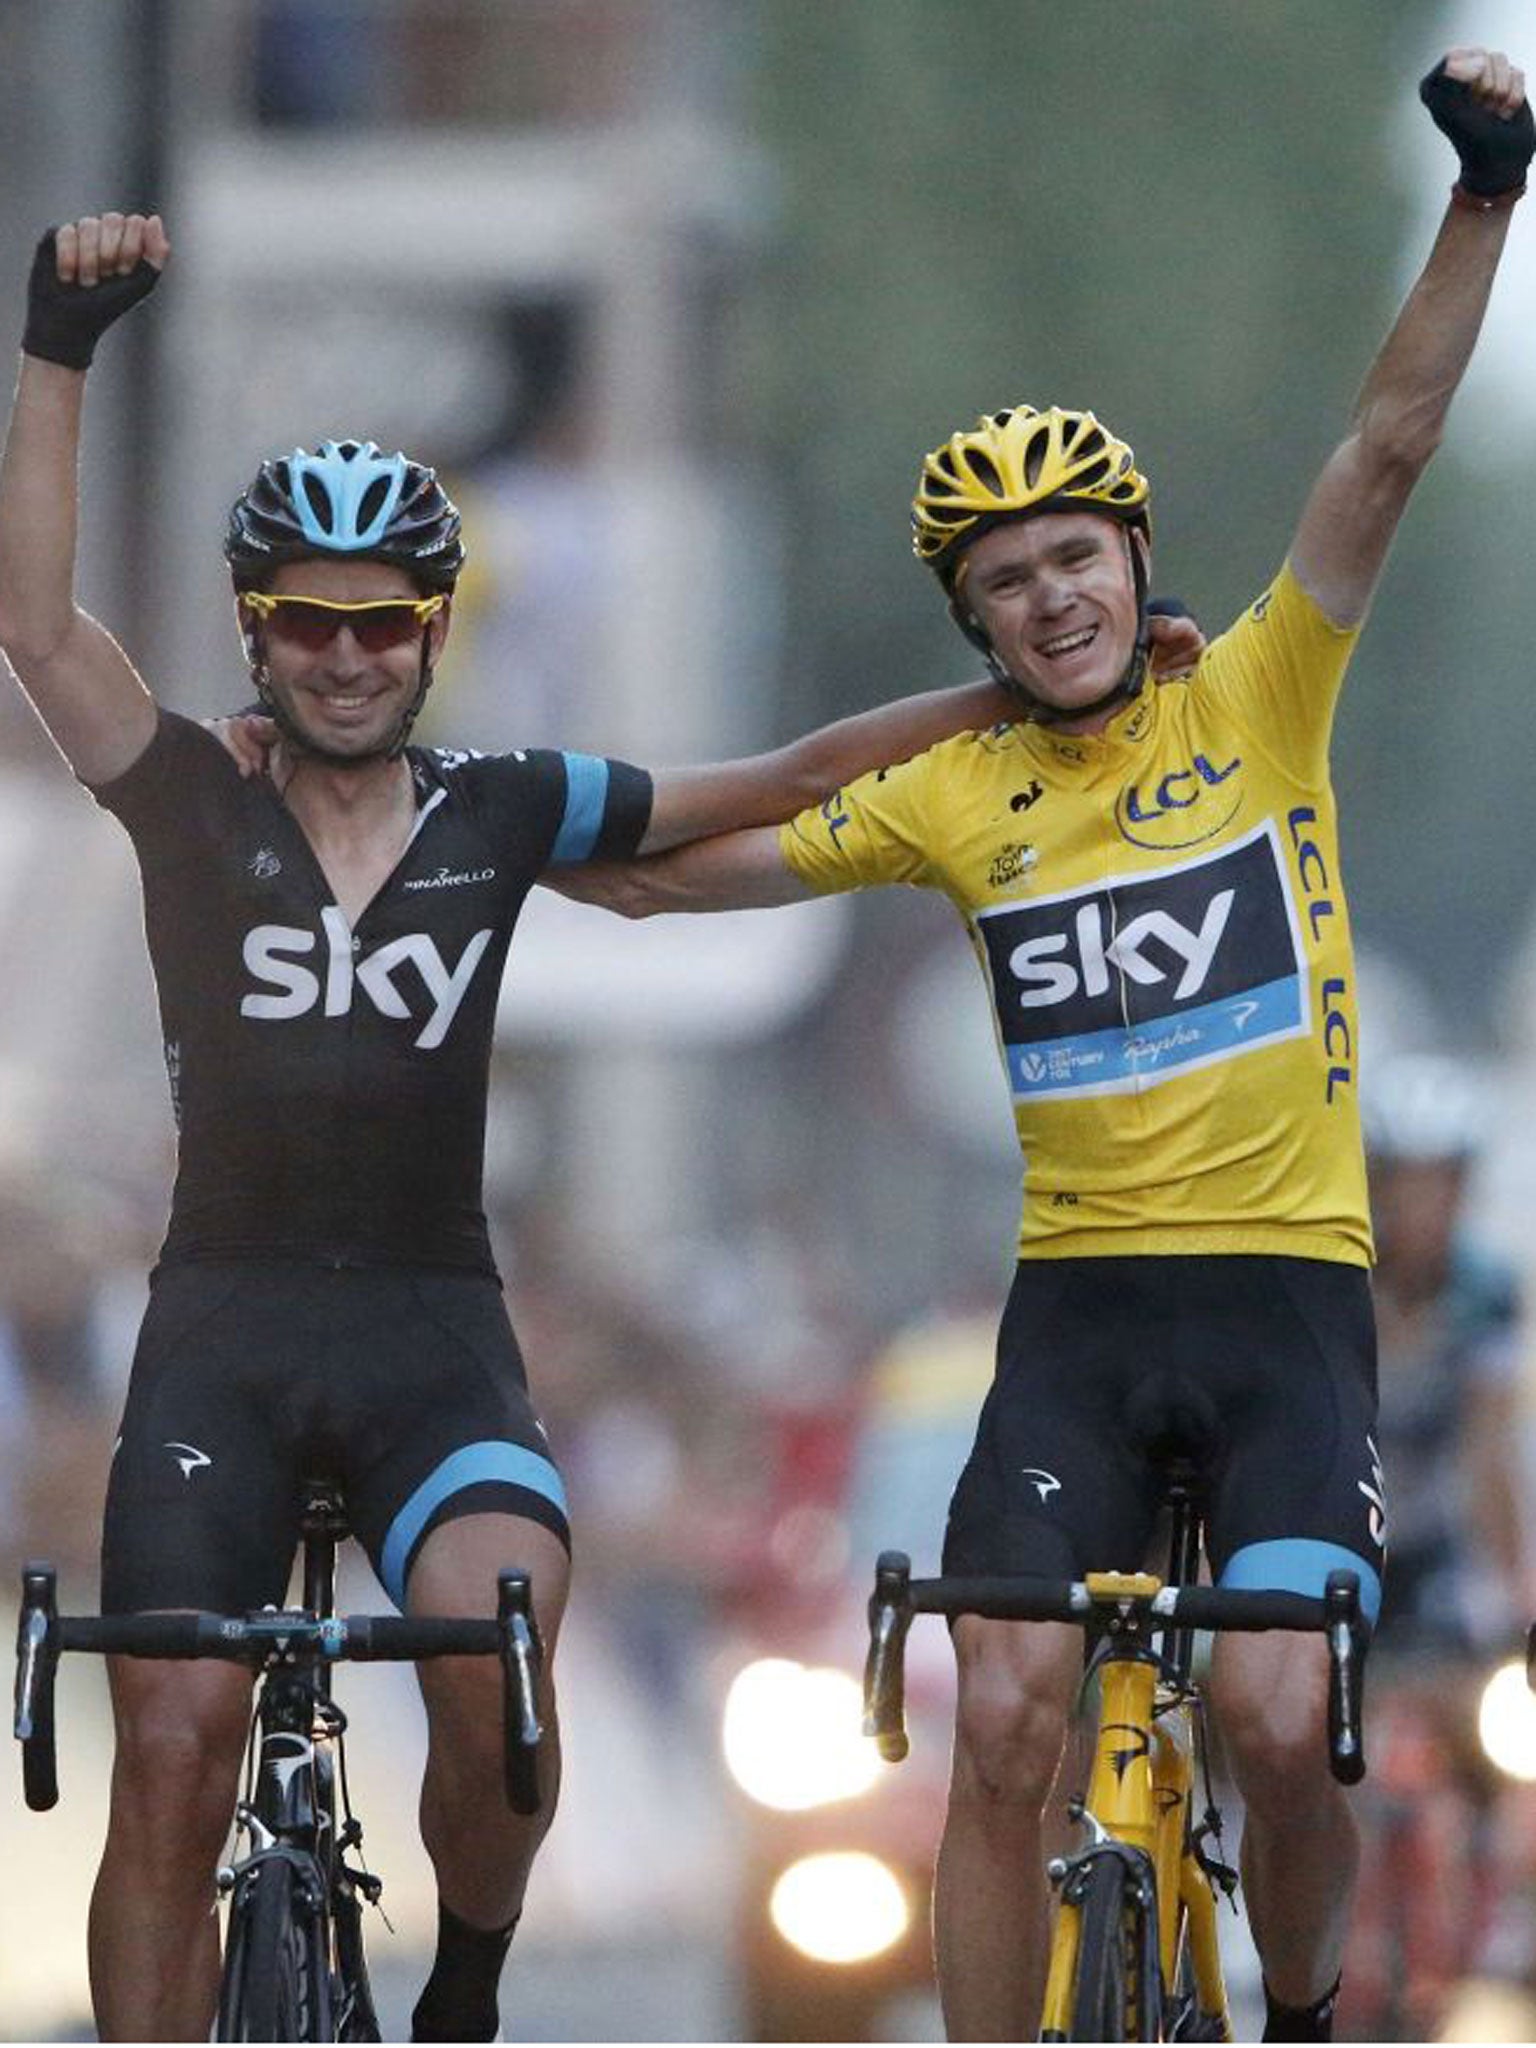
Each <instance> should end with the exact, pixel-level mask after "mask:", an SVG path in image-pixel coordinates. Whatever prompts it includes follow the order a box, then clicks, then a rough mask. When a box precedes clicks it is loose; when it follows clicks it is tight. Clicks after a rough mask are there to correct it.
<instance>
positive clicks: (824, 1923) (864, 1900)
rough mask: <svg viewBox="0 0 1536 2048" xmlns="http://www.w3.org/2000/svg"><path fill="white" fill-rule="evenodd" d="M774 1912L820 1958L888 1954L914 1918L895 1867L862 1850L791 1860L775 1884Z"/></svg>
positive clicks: (803, 1949) (782, 1927)
mask: <svg viewBox="0 0 1536 2048" xmlns="http://www.w3.org/2000/svg"><path fill="white" fill-rule="evenodd" d="M768 1912H769V1915H770V1917H771V1918H772V1921H773V1924H774V1926H775V1927H776V1928H777V1929H778V1930H779V1932H780V1934H782V1935H783V1937H784V1939H785V1940H786V1941H787V1942H788V1943H789V1944H790V1946H791V1947H792V1948H797V1949H799V1951H800V1953H801V1954H802V1955H807V1956H809V1957H811V1959H812V1961H814V1962H818V1963H862V1962H867V1961H868V1960H869V1958H870V1957H871V1956H878V1955H883V1954H884V1953H885V1951H886V1950H887V1949H888V1948H890V1947H892V1946H893V1945H894V1944H895V1943H896V1942H898V1941H900V1939H901V1937H902V1936H903V1935H904V1934H905V1933H906V1931H907V1928H908V1926H909V1925H910V1924H911V1919H912V1911H911V1908H910V1907H909V1906H908V1904H907V1895H906V1893H905V1892H904V1891H903V1889H902V1886H901V1882H900V1880H899V1879H898V1878H897V1876H896V1874H895V1872H894V1871H892V1870H891V1869H890V1868H889V1867H888V1866H887V1865H886V1864H884V1863H882V1862H881V1861H880V1859H879V1857H878V1856H867V1855H865V1854H864V1852H863V1851H862V1850H860V1849H844V1850H838V1851H835V1852H829V1853H828V1854H825V1855H821V1856H803V1857H802V1858H801V1859H800V1861H799V1862H798V1863H791V1864H790V1866H789V1868H788V1869H787V1870H786V1871H785V1872H784V1874H783V1876H782V1877H781V1878H780V1879H779V1881H778V1883H777V1884H776V1885H775V1886H774V1888H773V1895H772V1897H771V1898H770V1899H769V1902H768Z"/></svg>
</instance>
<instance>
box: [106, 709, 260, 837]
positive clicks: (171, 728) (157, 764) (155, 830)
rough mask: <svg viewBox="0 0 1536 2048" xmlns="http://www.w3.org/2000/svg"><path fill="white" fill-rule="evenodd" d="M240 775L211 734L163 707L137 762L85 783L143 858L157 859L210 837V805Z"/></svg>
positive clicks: (235, 781) (194, 721) (234, 782)
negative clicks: (108, 778) (102, 779)
mask: <svg viewBox="0 0 1536 2048" xmlns="http://www.w3.org/2000/svg"><path fill="white" fill-rule="evenodd" d="M239 779H240V771H239V769H238V768H236V766H235V764H234V762H233V761H232V760H231V759H230V757H229V755H228V754H227V753H226V752H225V750H224V748H223V746H222V745H221V743H220V742H219V741H218V740H216V739H215V738H214V736H213V734H212V733H211V732H207V731H205V730H204V728H203V727H202V726H201V725H199V724H198V723H197V721H196V720H195V719H191V718H183V717H182V715H181V714H180V713H179V712H176V711H167V710H165V709H164V708H163V707H162V708H161V710H160V715H159V722H158V724H157V725H156V727H155V732H154V737H153V738H152V739H151V741H150V743H149V745H148V746H147V747H146V748H145V749H144V751H143V753H142V754H140V756H139V758H138V759H137V760H136V761H135V762H134V764H133V766H132V767H131V768H128V769H126V770H125V771H124V772H123V774H121V775H118V776H115V777H114V778H113V780H112V781H111V782H102V783H97V784H94V785H91V784H87V785H86V787H87V788H88V789H89V791H90V794H91V795H92V796H93V797H94V798H95V800H96V802H97V803H98V804H100V806H101V808H102V809H103V810H104V811H107V812H109V813H110V814H111V816H113V817H114V818H116V819H117V820H118V822H119V823H120V824H121V825H122V826H123V828H124V829H125V831H126V832H127V833H128V836H129V838H130V839H131V840H132V841H133V843H134V845H135V847H137V848H138V850H139V852H140V854H141V856H145V857H148V858H154V857H155V856H156V855H157V854H173V853H174V852H175V851H176V849H177V847H178V845H182V844H186V845H191V844H193V843H195V842H197V841H199V840H202V839H205V838H206V837H207V836H208V831H209V829H210V826H211V820H212V816H213V813H212V811H211V809H210V806H211V805H212V804H214V803H216V802H217V798H218V793H219V792H220V791H223V792H226V793H227V791H228V789H229V787H230V786H231V785H232V784H238V782H239Z"/></svg>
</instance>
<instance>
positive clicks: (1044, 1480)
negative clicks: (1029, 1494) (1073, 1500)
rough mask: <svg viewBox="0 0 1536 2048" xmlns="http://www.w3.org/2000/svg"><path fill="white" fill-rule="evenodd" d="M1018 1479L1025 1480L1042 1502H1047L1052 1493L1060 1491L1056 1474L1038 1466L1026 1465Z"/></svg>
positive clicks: (1059, 1483)
mask: <svg viewBox="0 0 1536 2048" xmlns="http://www.w3.org/2000/svg"><path fill="white" fill-rule="evenodd" d="M1019 1477H1020V1478H1021V1479H1027V1480H1028V1481H1029V1483H1030V1484H1031V1486H1033V1487H1034V1489H1035V1491H1036V1493H1038V1494H1039V1496H1040V1498H1041V1499H1042V1500H1049V1499H1050V1497H1051V1495H1052V1494H1053V1493H1060V1491H1061V1481H1060V1480H1059V1479H1058V1478H1057V1477H1056V1474H1055V1473H1054V1472H1047V1471H1045V1470H1044V1469H1043V1467H1041V1466H1039V1465H1026V1466H1025V1467H1024V1469H1023V1471H1022V1472H1021V1473H1020V1474H1019Z"/></svg>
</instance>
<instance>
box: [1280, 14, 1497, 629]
mask: <svg viewBox="0 0 1536 2048" xmlns="http://www.w3.org/2000/svg"><path fill="white" fill-rule="evenodd" d="M1419 90H1420V96H1421V97H1422V99H1423V100H1424V103H1425V105H1426V106H1427V107H1428V108H1429V111H1430V114H1431V116H1432V117H1433V119H1434V121H1435V124H1436V126H1437V127H1439V128H1440V129H1442V130H1443V131H1444V133H1445V134H1446V135H1447V136H1448V137H1449V138H1450V140H1451V142H1452V143H1453V144H1454V146H1455V148H1456V153H1457V155H1458V157H1459V158H1460V161H1461V177H1460V179H1459V180H1458V182H1457V184H1456V185H1455V186H1454V187H1453V188H1452V195H1451V205H1450V206H1449V208H1448V209H1447V212H1446V216H1445V219H1444V221H1443V223H1442V224H1441V228H1440V232H1439V235H1438V236H1437V238H1436V240H1435V246H1434V248H1433V249H1432V250H1431V252H1430V255H1429V260H1428V262H1427V263H1426V264H1425V266H1424V269H1423V271H1422V273H1421V274H1420V276H1419V279H1418V281H1417V283H1416V284H1415V285H1414V287H1413V289H1412V291H1411V292H1410V293H1409V294H1408V298H1407V301H1406V303H1405V304H1404V306H1403V309H1402V311H1401V313H1400V314H1399V315H1398V318H1397V322H1396V325H1395V326H1394V327H1393V329H1392V331H1391V333H1390V334H1389V335H1388V337H1387V339H1386V341H1385V343H1384V344H1383V345H1382V349H1381V353H1380V354H1379V355H1378V356H1377V358H1376V360H1375V362H1374V363H1373V364H1372V366H1371V370H1370V374H1369V375H1368V376H1367V378H1366V381H1365V387H1364V389H1363V390H1362V392H1361V394H1360V398H1359V402H1358V404H1357V406H1356V408H1355V417H1354V422H1353V425H1352V427H1351V429H1350V432H1349V434H1348V436H1347V438H1346V439H1345V440H1344V441H1343V443H1342V444H1341V445H1340V446H1339V447H1338V448H1337V449H1336V450H1335V451H1334V453H1333V455H1332V456H1331V457H1330V458H1329V460H1328V463H1327V465H1326V466H1325V468H1324V470H1323V473H1322V475H1321V476H1320V477H1319V479H1318V481H1317V483H1316V484H1315V485H1314V487H1313V490H1312V495H1311V497H1310V498H1309V499H1308V501H1307V505H1306V509H1305V511H1304V512H1303V513H1302V517H1301V523H1300V525H1299V527H1298V528H1297V531H1296V537H1295V539H1294V541H1293V543H1292V546H1291V552H1290V563H1291V568H1292V570H1293V572H1294V574H1295V576H1296V578H1297V581H1298V582H1299V583H1300V584H1301V585H1302V588H1303V589H1304V590H1306V591H1307V593H1308V594H1309V595H1310V596H1311V597H1312V598H1313V599H1314V600H1315V602H1316V603H1317V604H1318V605H1319V606H1320V608H1321V609H1322V611H1323V612H1324V613H1325V614H1326V615H1327V616H1328V618H1330V619H1331V620H1332V621H1333V622H1334V624H1335V625H1339V626H1353V625H1356V624H1358V623H1359V621H1360V620H1361V619H1363V618H1364V616H1365V612H1366V609H1367V607H1368V605H1369V603H1370V599H1371V592H1372V590H1373V589H1374V587H1375V584H1376V579H1377V577H1378V575H1379V574H1380V572H1381V567H1382V564H1383V562H1384V561H1385V560H1386V555H1387V550H1388V548H1389V547H1390V546H1391V543H1392V536H1393V534H1394V533H1395V531H1396V529H1397V523H1398V520H1399V519H1400V518H1401V517H1402V513H1403V508H1404V507H1405V506H1406V504H1407V502H1408V497H1409V494H1410V492H1411V491H1412V489H1413V487H1414V484H1415V483H1416V482H1417V481H1418V478H1419V476H1420V474H1421V473H1422V471H1423V469H1424V468H1425V466H1426V464H1427V463H1428V461H1429V459H1430V457H1431V456H1432V455H1433V454H1434V452H1435V449H1436V447H1437V446H1438V444H1439V440H1440V436H1441V432H1442V430H1443V428H1444V424H1445V417H1446V413H1447V411H1448V410H1449V407H1450V403H1451V400H1452V398H1453V397H1454V396H1455V393H1456V389H1457V386H1458V385H1459V384H1460V382H1461V379H1462V374H1463V372H1464V371H1465V369H1466V367H1467V363H1468V361H1469V360H1470V358H1471V354H1472V349H1473V345H1474V343H1475V342H1476V340H1477V334H1478V329H1479V328H1480V326H1481V325H1482V319H1483V312H1484V309H1485V308H1486V306H1487V304H1488V295H1489V292H1490V290H1491V289H1492V286H1493V279H1494V273H1495V271H1496V270H1497V269H1498V265H1499V257H1500V255H1501V254H1502V252H1503V248H1504V238H1505V236H1506V234H1507V233H1508V230H1509V218H1510V209H1511V207H1512V206H1513V204H1514V202H1515V200H1516V199H1518V198H1519V196H1520V194H1521V193H1522V192H1523V191H1524V190H1525V172H1526V166H1527V165H1528V163H1529V162H1530V158H1531V154H1532V147H1533V129H1532V122H1531V112H1530V108H1529V107H1528V106H1527V104H1526V99H1525V77H1524V74H1523V72H1521V71H1520V70H1519V69H1518V68H1517V67H1516V66H1514V65H1512V64H1511V63H1510V61H1509V59H1508V58H1507V57H1505V56H1504V55H1503V54H1502V53H1501V52H1499V51H1496V50H1492V51H1490V50H1480V49H1456V50H1452V51H1450V52H1449V54H1448V55H1447V56H1446V58H1445V59H1444V61H1443V62H1442V63H1441V64H1439V65H1437V66H1436V68H1435V70H1434V71H1432V72H1431V73H1430V75H1429V76H1428V78H1426V79H1425V80H1424V82H1423V84H1422V85H1421V86H1420V88H1419Z"/></svg>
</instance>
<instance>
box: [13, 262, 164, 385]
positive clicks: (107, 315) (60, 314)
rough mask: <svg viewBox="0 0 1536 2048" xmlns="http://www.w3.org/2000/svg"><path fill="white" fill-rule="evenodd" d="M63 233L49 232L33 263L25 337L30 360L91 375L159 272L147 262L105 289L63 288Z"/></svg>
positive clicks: (108, 280)
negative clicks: (116, 326) (110, 335)
mask: <svg viewBox="0 0 1536 2048" xmlns="http://www.w3.org/2000/svg"><path fill="white" fill-rule="evenodd" d="M57 235H58V230H57V229H56V228H50V229H49V230H48V232H47V234H46V235H44V237H43V239H42V240H41V241H40V242H39V243H38V245H37V254H36V255H35V256H34V257H33V258H32V275H31V277H30V278H29V279H28V281H27V327H26V332H25V333H24V334H23V336H22V338H21V345H22V348H23V349H24V350H25V351H26V353H27V354H28V355H29V356H41V357H43V359H44V360H45V361H46V362H50V363H62V364H63V365H64V367H65V369H67V370H87V369H89V368H90V365H91V357H92V356H93V355H94V354H95V351H96V344H97V342H98V341H99V340H100V339H101V337H102V335H103V334H105V333H106V331H107V329H108V328H109V327H110V326H111V325H112V322H113V321H114V320H120V319H121V318H122V316H123V315H124V314H125V313H126V312H128V311H129V310H130V308H132V307H134V306H136V305H137V304H138V303H139V301H140V299H143V298H147V297H148V296H149V294H150V293H151V292H152V291H153V290H154V288H155V286H156V285H157V284H158V283H159V282H160V273H159V271H158V270H157V269H156V268H155V266H154V264H153V263H150V262H149V261H147V260H146V258H144V257H142V256H141V257H140V258H139V260H138V262H137V263H136V264H135V265H134V267H133V269H132V270H130V271H129V272H128V274H127V276H126V277H104V278H103V279H102V280H101V282H100V284H91V285H85V284H61V283H60V282H59V273H58V267H57V253H56V246H55V245H56V240H57Z"/></svg>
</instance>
